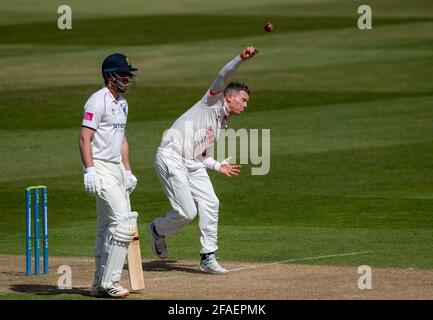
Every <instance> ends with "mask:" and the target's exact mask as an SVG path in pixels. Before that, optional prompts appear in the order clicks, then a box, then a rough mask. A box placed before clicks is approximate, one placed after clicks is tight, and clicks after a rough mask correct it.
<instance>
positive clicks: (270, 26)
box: [264, 22, 274, 32]
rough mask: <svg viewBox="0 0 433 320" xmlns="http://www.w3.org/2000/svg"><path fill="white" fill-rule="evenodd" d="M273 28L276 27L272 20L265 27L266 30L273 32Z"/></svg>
mask: <svg viewBox="0 0 433 320" xmlns="http://www.w3.org/2000/svg"><path fill="white" fill-rule="evenodd" d="M273 28H274V26H273V25H272V23H270V22H268V23H267V24H265V27H264V29H265V31H266V32H271V31H272V29H273Z"/></svg>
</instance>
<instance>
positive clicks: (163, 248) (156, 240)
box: [147, 222, 167, 259]
mask: <svg viewBox="0 0 433 320" xmlns="http://www.w3.org/2000/svg"><path fill="white" fill-rule="evenodd" d="M147 229H148V230H149V233H150V246H151V247H152V251H153V253H154V254H156V255H157V256H158V257H160V258H161V259H165V258H167V244H166V243H165V237H164V236H160V235H158V234H157V233H156V229H155V224H154V223H153V222H152V223H151V224H149V225H148V226H147Z"/></svg>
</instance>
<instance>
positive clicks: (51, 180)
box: [0, 0, 433, 299]
mask: <svg viewBox="0 0 433 320" xmlns="http://www.w3.org/2000/svg"><path fill="white" fill-rule="evenodd" d="M30 2H31V1H30V0H28V2H27V3H30ZM25 3H26V2H25V1H22V2H20V4H19V5H17V6H15V5H14V6H12V5H11V4H8V3H5V4H4V3H2V4H0V12H3V14H4V15H5V19H3V20H2V22H0V23H1V24H2V26H1V28H0V92H1V93H2V100H1V102H0V111H1V112H2V115H3V117H2V119H3V121H2V125H1V127H0V140H1V141H2V149H3V154H2V157H1V160H0V164H1V167H2V168H3V173H2V175H1V176H0V190H1V192H0V218H1V219H0V233H1V234H2V237H1V239H0V254H23V253H24V205H25V203H24V189H25V187H26V186H28V185H33V184H46V185H48V188H49V220H50V254H51V255H61V256H68V255H79V256H83V255H84V256H91V254H92V249H93V243H94V233H95V209H94V199H92V198H91V197H89V196H87V195H86V194H85V193H84V191H83V186H82V174H81V160H80V156H79V152H78V146H77V138H78V131H79V127H80V123H81V115H82V108H83V105H84V103H85V101H86V99H87V98H88V96H89V95H90V94H91V93H92V92H93V91H95V90H97V89H98V88H99V87H100V86H101V81H100V75H99V72H100V71H99V68H100V63H101V61H102V59H103V58H104V57H105V56H106V55H107V54H109V53H111V52H114V51H121V52H125V53H126V54H128V55H129V56H130V58H131V60H132V63H133V64H135V65H137V66H138V67H139V68H140V71H139V82H138V86H137V88H136V89H135V90H134V91H131V92H130V93H128V95H127V96H126V97H127V99H128V102H129V104H130V116H129V121H128V130H127V132H128V139H129V143H130V147H131V158H132V163H133V167H134V171H135V174H136V176H137V177H138V179H139V185H138V188H137V189H136V191H135V192H134V193H133V194H132V202H133V207H134V208H135V209H136V210H138V211H139V212H140V213H141V216H140V229H141V230H142V231H143V232H142V238H143V241H142V253H143V257H144V259H149V258H151V252H150V249H149V248H148V245H147V244H148V235H147V233H146V232H145V231H144V230H145V227H146V224H147V223H148V222H149V221H151V220H152V219H153V218H155V217H157V216H160V215H162V214H164V213H165V212H166V211H167V210H168V209H169V204H168V201H167V199H166V198H165V196H164V194H163V191H162V189H161V187H160V185H159V182H158V181H157V178H156V175H155V173H154V170H153V158H154V153H155V150H156V148H157V146H158V144H159V141H160V139H161V135H162V132H163V131H164V130H165V129H167V128H168V127H169V126H170V124H171V123H172V122H173V121H174V120H175V119H176V117H177V116H178V115H180V114H181V113H182V112H183V111H184V110H186V109H187V108H189V107H190V106H191V105H193V104H194V103H195V102H196V101H197V100H198V99H199V98H200V97H201V95H202V94H203V93H204V92H205V90H206V88H207V86H208V85H209V83H210V82H211V81H212V80H213V78H214V76H215V75H216V73H217V72H218V70H219V68H220V67H222V66H223V65H224V63H225V62H226V61H228V60H229V59H231V58H232V57H233V56H235V55H236V54H237V53H238V52H239V51H240V50H241V49H242V48H243V47H244V46H246V45H250V44H252V45H256V46H257V47H258V48H259V49H260V53H259V54H258V55H257V57H256V58H254V59H253V60H252V61H249V62H247V63H246V64H245V65H243V66H242V67H241V68H240V69H239V70H238V71H237V73H236V74H235V76H234V77H233V78H234V79H235V80H243V81H245V82H247V83H248V84H249V85H250V87H251V88H252V94H251V100H250V106H249V108H248V110H247V112H246V113H245V114H244V115H242V116H241V117H238V118H236V119H232V120H231V121H230V126H231V127H233V128H235V129H239V128H259V129H260V128H263V129H264V128H270V129H271V157H270V159H271V169H270V172H269V174H268V175H265V176H252V175H251V167H252V165H251V164H248V165H244V166H243V168H242V174H241V175H240V176H239V177H236V178H231V179H228V178H226V177H223V176H221V175H219V174H217V173H214V172H211V173H210V175H211V178H212V180H213V182H214V187H215V190H216V193H217V195H218V197H219V198H220V200H221V213H220V229H219V239H220V240H219V246H220V250H219V251H218V256H219V257H221V258H222V259H223V261H224V260H238V261H251V262H253V261H262V262H265V261H285V260H292V259H298V258H305V257H315V256H326V255H333V254H341V253H347V252H364V251H367V252H369V253H368V254H363V255H354V256H345V257H334V258H326V259H318V260H305V261H302V263H310V264H329V265H351V266H356V265H361V264H368V265H371V266H377V267H396V268H407V267H414V268H426V269H431V268H433V259H432V257H431V255H430V251H431V244H432V241H433V236H432V232H431V229H432V226H433V218H432V217H433V216H432V214H431V212H433V193H432V190H433V182H432V181H433V175H432V173H431V172H432V163H433V120H432V119H433V110H432V108H431V101H432V98H433V74H432V73H431V66H432V65H433V53H432V50H431V49H432V40H433V21H432V19H433V15H432V14H431V12H433V11H432V9H433V5H432V4H431V2H429V1H415V2H413V3H411V4H410V6H409V5H408V4H407V3H406V2H405V1H394V2H393V5H392V6H389V1H385V0H381V1H375V4H374V5H372V7H373V19H374V20H373V30H371V31H359V30H358V29H357V28H356V21H357V14H356V9H357V7H358V5H360V4H361V3H360V2H359V1H289V2H287V1H278V0H273V1H268V2H267V3H268V5H266V6H264V5H263V3H262V2H260V1H248V4H249V5H248V7H247V8H246V7H245V3H244V2H242V1H241V2H239V3H235V2H226V3H225V2H223V3H218V4H217V3H214V2H209V4H208V5H209V6H210V7H207V6H206V5H203V2H202V1H198V0H190V1H182V2H180V4H179V3H177V2H176V3H173V4H171V5H169V6H168V7H167V8H164V10H162V9H161V6H160V5H157V4H151V5H149V7H148V8H147V10H146V8H144V7H142V6H139V5H137V2H134V1H132V0H128V1H127V4H128V5H129V6H123V7H122V8H121V9H119V10H118V11H117V10H116V9H114V8H111V7H110V6H104V9H103V8H101V7H98V5H95V7H92V8H89V10H87V9H86V8H87V5H86V2H84V1H77V2H75V4H73V5H72V7H73V10H74V20H73V30H72V31H70V32H69V31H59V30H57V29H56V19H57V16H56V15H55V14H53V12H54V13H55V12H56V8H57V5H58V3H57V2H55V1H44V3H43V4H41V6H40V7H38V8H37V9H35V10H37V12H38V14H37V15H34V14H32V13H33V12H32V10H33V9H32V10H30V9H29V8H30V7H26V5H25ZM53 8H54V9H53ZM105 8H107V9H106V10H105ZM228 8H230V9H231V10H228ZM1 9H4V10H1ZM209 9H212V10H209ZM35 12H36V11H35ZM6 16H7V18H6ZM266 21H271V22H273V23H274V26H275V31H274V32H273V33H271V34H268V33H265V32H264V31H263V30H262V26H263V24H264V22H266ZM198 237H199V236H198V230H197V221H195V222H193V223H192V224H191V225H189V226H187V227H186V228H185V229H184V230H182V231H181V232H180V233H179V234H178V235H177V236H175V237H173V238H170V239H169V240H168V246H169V251H170V256H171V257H172V258H173V259H197V258H198V252H199V243H198ZM0 297H3V296H1V295H0ZM8 297H10V298H13V299H20V297H21V296H20V295H11V296H9V295H8ZM50 297H51V296H50ZM50 297H48V296H43V297H42V298H50ZM56 297H57V298H62V297H61V296H56ZM56 297H51V298H56ZM35 298H37V297H35Z"/></svg>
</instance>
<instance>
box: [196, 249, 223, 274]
mask: <svg viewBox="0 0 433 320" xmlns="http://www.w3.org/2000/svg"><path fill="white" fill-rule="evenodd" d="M200 270H201V271H203V272H205V273H212V274H224V273H227V270H226V269H224V268H223V267H221V266H220V265H219V263H218V261H217V260H216V258H215V254H214V253H212V254H208V255H207V257H206V258H205V259H203V260H202V261H201V262H200Z"/></svg>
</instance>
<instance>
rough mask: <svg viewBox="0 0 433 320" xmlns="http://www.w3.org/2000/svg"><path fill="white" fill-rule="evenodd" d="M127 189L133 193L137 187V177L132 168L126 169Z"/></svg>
mask: <svg viewBox="0 0 433 320" xmlns="http://www.w3.org/2000/svg"><path fill="white" fill-rule="evenodd" d="M126 179H127V181H126V190H127V191H128V192H129V193H132V191H134V189H135V187H136V186H137V181H138V180H137V178H136V177H135V176H134V175H133V174H132V171H131V170H126Z"/></svg>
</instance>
